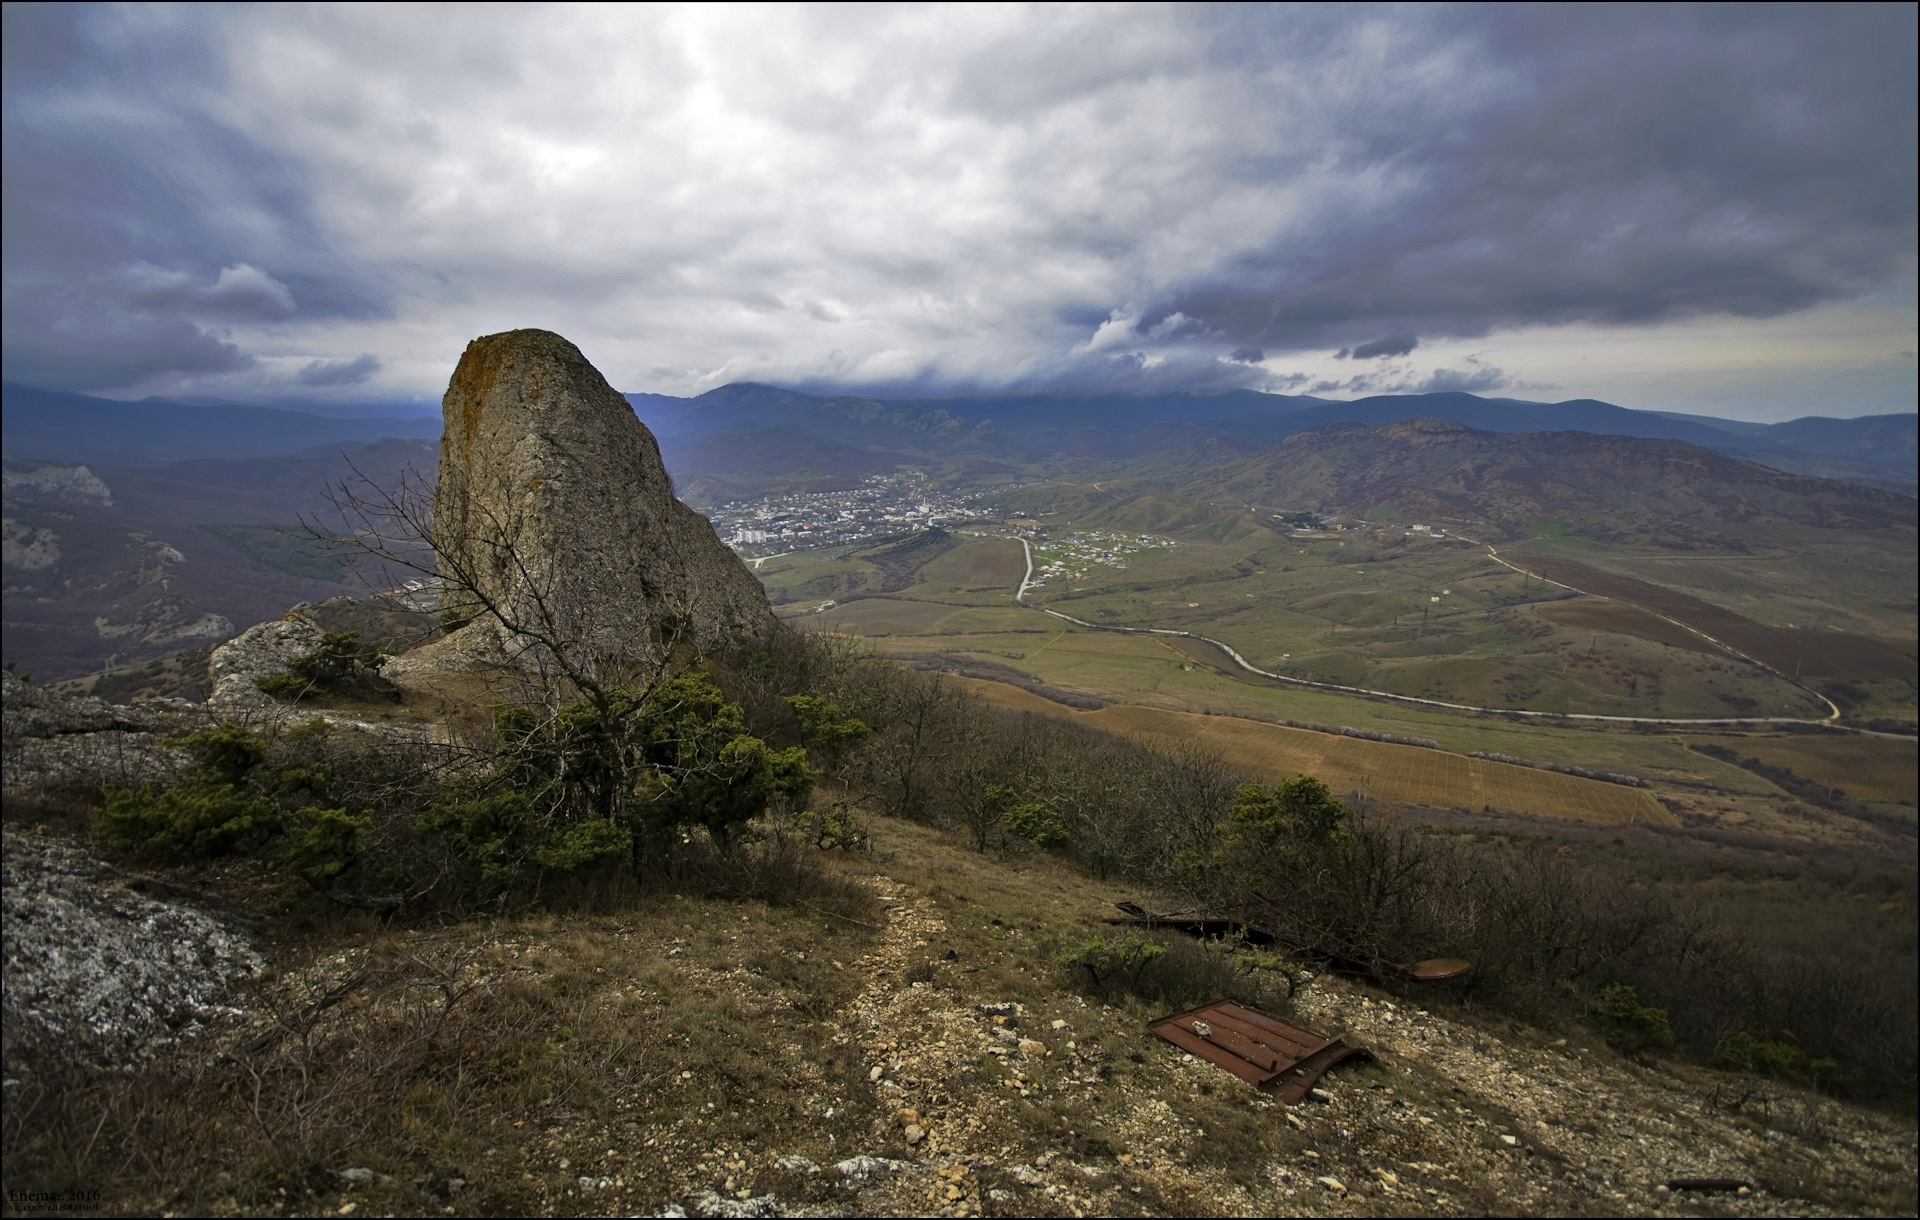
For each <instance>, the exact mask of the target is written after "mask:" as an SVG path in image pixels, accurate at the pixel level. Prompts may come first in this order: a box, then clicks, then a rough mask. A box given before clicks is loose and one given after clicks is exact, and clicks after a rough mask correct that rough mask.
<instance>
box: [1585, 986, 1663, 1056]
mask: <svg viewBox="0 0 1920 1220" xmlns="http://www.w3.org/2000/svg"><path fill="white" fill-rule="evenodd" d="M1587 1023H1588V1024H1590V1025H1592V1026H1593V1028H1594V1029H1595V1030H1597V1031H1598V1032H1599V1033H1600V1035H1601V1036H1602V1037H1603V1038H1605V1039H1606V1040H1607V1044H1608V1045H1609V1046H1612V1047H1613V1048H1614V1049H1615V1050H1618V1051H1620V1052H1621V1053H1623V1054H1626V1055H1636V1056H1637V1055H1645V1054H1649V1053H1652V1052H1656V1051H1673V1050H1677V1049H1678V1048H1679V1046H1680V1040H1679V1039H1678V1038H1676V1037H1674V1035H1673V1023H1672V1021H1670V1020H1669V1019H1668V1016H1667V1010H1666V1009H1664V1008H1655V1007H1653V1006H1652V1005H1650V1004H1643V1003H1641V1001H1640V993H1639V992H1638V991H1636V990H1635V989H1634V988H1633V987H1631V986H1629V985H1628V984H1626V983H1613V984H1611V985H1609V986H1606V987H1603V988H1601V989H1600V994H1599V996H1598V997H1597V998H1595V999H1594V1000H1593V1001H1592V1002H1591V1003H1589V1004H1588V1005H1587Z"/></svg>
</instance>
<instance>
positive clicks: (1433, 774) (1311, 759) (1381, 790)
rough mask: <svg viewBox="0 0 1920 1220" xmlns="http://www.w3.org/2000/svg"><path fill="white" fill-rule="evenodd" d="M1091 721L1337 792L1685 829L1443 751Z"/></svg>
mask: <svg viewBox="0 0 1920 1220" xmlns="http://www.w3.org/2000/svg"><path fill="white" fill-rule="evenodd" d="M1083 716H1084V719H1085V722H1086V723H1088V724H1092V725H1095V726H1097V727H1100V728H1104V729H1108V730H1111V731H1114V732H1119V733H1125V734H1127V735H1129V736H1133V737H1138V738H1141V739H1144V740H1148V741H1158V742H1163V743H1179V744H1195V745H1202V746H1205V747H1207V748H1210V749H1214V750H1218V751H1219V752H1220V753H1221V754H1222V755H1223V756H1224V757H1225V758H1226V761H1227V763H1228V765H1229V766H1231V767H1232V768H1234V769H1235V770H1242V771H1245V772H1247V773H1248V774H1250V775H1253V776H1256V777H1258V778H1261V779H1267V780H1272V779H1277V778H1279V777H1280V776H1283V775H1301V774H1305V775H1317V776H1319V777H1320V778H1321V779H1323V780H1325V781H1326V782H1327V784H1328V785H1329V786H1330V787H1332V788H1333V789H1334V790H1335V791H1336V792H1354V791H1358V792H1364V793H1366V794H1367V795H1369V796H1371V797H1373V798H1375V799H1378V800H1383V801H1390V802H1393V803H1396V804H1400V803H1405V804H1410V805H1431V806H1438V807H1442V808H1446V807H1452V806H1461V807H1465V808H1469V809H1498V810H1504V811H1513V812H1520V813H1531V814H1537V815H1539V816H1542V817H1553V818H1571V819H1574V820H1576V821H1585V822H1601V823H1607V824H1627V823H1634V822H1650V823H1654V824H1657V825H1663V826H1670V825H1676V824H1677V823H1676V822H1675V820H1674V817H1673V815H1672V814H1671V813H1669V812H1667V809H1666V807H1665V806H1663V805H1662V804H1661V803H1660V802H1659V801H1658V800H1656V799H1654V796H1653V794H1652V793H1650V792H1648V791H1646V790H1644V789H1639V788H1627V787H1623V786H1621V785H1619V784H1608V783H1602V782H1600V781H1598V780H1590V779H1581V778H1579V777H1578V776H1572V775H1561V774H1558V773H1556V772H1552V771H1539V770H1535V769H1533V768H1530V767H1516V766H1513V765H1511V764H1508V763H1497V762H1489V761H1487V760H1485V759H1479V758H1467V757H1465V756H1463V755H1459V754H1449V753H1446V752H1444V751H1441V750H1427V749H1421V748H1419V747H1417V746H1402V745H1393V744H1391V743H1388V742H1379V741H1367V740H1365V739H1363V738H1356V737H1337V736H1334V735H1332V734H1329V733H1315V732H1311V731H1309V730H1305V729H1290V728H1283V727H1281V726H1279V725H1272V724H1262V723H1260V722H1259V721H1255V720H1240V719H1237V718H1235V717H1232V716H1203V715H1195V714H1193V713H1191V712H1169V711H1162V710H1160V709H1157V708H1145V707H1133V706H1123V707H1109V708H1103V709H1101V710H1100V711H1097V712H1087V713H1083Z"/></svg>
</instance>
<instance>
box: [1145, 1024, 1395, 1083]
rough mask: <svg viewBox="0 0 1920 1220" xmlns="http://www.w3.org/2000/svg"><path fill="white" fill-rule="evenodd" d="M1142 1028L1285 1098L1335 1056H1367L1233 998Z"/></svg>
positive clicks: (1336, 1039)
mask: <svg viewBox="0 0 1920 1220" xmlns="http://www.w3.org/2000/svg"><path fill="white" fill-rule="evenodd" d="M1147 1028H1148V1029H1150V1030H1152V1031H1153V1032H1154V1033H1156V1034H1158V1035H1160V1036H1161V1037H1162V1038H1165V1039H1166V1040H1167V1041H1168V1042H1171V1043H1173V1044H1174V1045H1175V1046H1177V1047H1179V1048H1180V1049H1181V1050H1183V1051H1188V1052H1190V1053H1192V1054H1195V1055H1198V1056H1200V1057H1201V1058H1202V1059H1205V1060H1206V1061H1207V1062H1209V1063H1211V1064H1214V1065H1215V1066H1217V1067H1223V1068H1225V1069H1227V1071H1229V1072H1232V1073H1233V1074H1234V1075H1235V1076H1238V1077H1239V1078H1240V1079H1242V1080H1244V1081H1246V1082H1247V1083H1248V1084H1250V1085H1252V1086H1253V1087H1254V1088H1256V1089H1260V1090H1262V1091H1263V1092H1267V1093H1272V1094H1274V1095H1275V1096H1277V1097H1279V1098H1280V1100H1281V1101H1284V1102H1288V1103H1292V1102H1297V1101H1299V1100H1300V1099H1301V1098H1303V1097H1305V1096H1306V1095H1307V1090H1308V1089H1311V1088H1312V1087H1313V1086H1314V1083H1315V1082H1316V1081H1318V1080H1319V1079H1320V1076H1321V1073H1323V1072H1325V1071H1326V1070H1327V1069H1328V1068H1330V1067H1332V1066H1333V1065H1334V1064H1336V1063H1339V1062H1340V1061H1341V1060H1343V1059H1351V1058H1353V1057H1354V1056H1356V1055H1360V1056H1365V1057H1367V1058H1372V1056H1371V1055H1370V1054H1368V1052H1367V1051H1366V1050H1365V1049H1364V1048H1363V1047H1358V1046H1349V1045H1347V1043H1346V1041H1345V1040H1344V1038H1343V1036H1342V1035H1339V1034H1335V1035H1334V1036H1333V1037H1331V1038H1329V1037H1326V1036H1325V1035H1323V1034H1316V1033H1314V1032H1313V1031H1312V1030H1310V1029H1303V1028H1302V1027H1300V1026H1298V1025H1295V1024H1293V1023H1292V1022H1291V1021H1283V1020H1281V1019H1280V1018H1279V1017H1276V1016H1274V1015H1273V1014H1272V1013H1270V1012H1262V1011H1260V1010H1259V1009H1258V1008H1252V1007H1249V1006H1248V1005H1246V1004H1242V1003H1240V1002H1239V1001H1237V1000H1215V1001H1214V1002H1213V1003H1211V1004H1208V1005H1205V1006H1203V1007H1200V1008H1190V1009H1188V1010H1187V1011H1185V1012H1176V1013H1172V1014H1170V1015H1168V1016H1164V1017H1161V1018H1160V1019H1159V1020H1157V1021H1153V1022H1150V1023H1149V1024H1148V1025H1147Z"/></svg>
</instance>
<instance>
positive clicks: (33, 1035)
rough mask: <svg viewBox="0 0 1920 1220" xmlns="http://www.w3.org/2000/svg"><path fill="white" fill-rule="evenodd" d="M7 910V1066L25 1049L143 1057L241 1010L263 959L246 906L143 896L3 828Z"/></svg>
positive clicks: (65, 850) (109, 1058)
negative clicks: (235, 1001) (238, 990)
mask: <svg viewBox="0 0 1920 1220" xmlns="http://www.w3.org/2000/svg"><path fill="white" fill-rule="evenodd" d="M0 907H4V916H5V918H4V919H0V942H3V943H0V963H3V967H0V968H3V969H4V974H5V983H6V1006H7V1015H8V1017H9V1021H8V1029H7V1043H8V1045H7V1051H8V1060H9V1070H12V1069H13V1068H14V1067H16V1066H17V1063H16V1062H15V1061H16V1058H17V1057H18V1054H17V1053H18V1052H21V1051H35V1050H54V1051H55V1053H56V1054H57V1055H58V1057H60V1058H65V1059H73V1058H78V1059H80V1060H82V1061H86V1060H91V1061H93V1062H96V1063H99V1064H101V1065H104V1066H119V1065H124V1064H129V1063H133V1062H137V1061H139V1060H141V1059H145V1058H147V1057H149V1056H151V1055H152V1054H153V1053H154V1052H155V1051H156V1050H158V1049H159V1048H161V1047H162V1046H165V1045H166V1044H167V1043H169V1042H172V1041H175V1040H177V1039H180V1038H184V1037H189V1036H191V1035H193V1034H196V1033H198V1032H200V1031H201V1030H202V1029H203V1028H205V1027H206V1026H208V1025H210V1024H213V1023H215V1022H222V1021H229V1020H233V1019H236V1018H238V1017H239V1016H240V1015H241V1013H240V1010H238V1009H236V1008H234V1007H232V1006H231V1005H230V1004H229V1003H228V1002H227V993H228V992H229V990H230V989H231V988H232V987H233V986H234V985H235V984H237V983H240V982H243V981H245V980H246V979H248V978H251V977H252V976H254V975H256V974H258V973H259V972H260V970H261V968H262V967H263V966H264V965H265V961H264V959H263V958H262V957H261V956H260V954H259V952H258V951H257V950H256V949H255V948H254V945H253V931H254V929H252V928H249V927H247V926H246V925H247V923H249V922H251V921H248V920H245V919H244V918H236V917H235V916H238V913H237V912H236V913H234V914H233V915H230V916H226V917H223V914H222V913H219V912H216V911H215V910H214V909H213V907H212V905H211V900H200V901H185V900H182V898H181V896H180V895H179V894H177V893H161V894H159V895H158V896H156V895H154V894H150V893H144V892H142V886H141V883H140V881H139V879H137V878H131V877H127V876H125V875H124V874H122V873H120V872H119V870H117V869H115V868H113V867H111V866H110V865H107V864H105V863H103V862H101V861H100V860H98V859H96V858H95V857H94V856H92V855H91V854H90V853H89V852H88V851H87V850H86V849H85V848H84V847H82V846H80V845H79V844H77V843H72V842H69V841H67V840H65V839H60V838H55V837H52V836H45V835H33V834H14V833H12V832H11V831H9V832H7V833H5V834H4V835H0ZM29 1058H38V1055H30V1056H29ZM8 1100H9V1102H11V1101H12V1097H11V1095H9V1097H8Z"/></svg>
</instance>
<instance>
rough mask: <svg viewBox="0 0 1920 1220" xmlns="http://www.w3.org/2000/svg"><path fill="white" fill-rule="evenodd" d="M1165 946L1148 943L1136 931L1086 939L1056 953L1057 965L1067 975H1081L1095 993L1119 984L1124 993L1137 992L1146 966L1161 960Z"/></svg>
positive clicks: (1158, 943) (1164, 953) (1154, 942)
mask: <svg viewBox="0 0 1920 1220" xmlns="http://www.w3.org/2000/svg"><path fill="white" fill-rule="evenodd" d="M1166 953H1167V947H1166V946H1165V945H1163V944H1161V943H1160V942H1158V941H1153V940H1148V939H1147V938H1146V937H1144V936H1142V935H1140V934H1139V933H1138V932H1128V933H1126V934H1124V935H1121V936H1111V935H1109V936H1090V937H1088V938H1087V939H1086V940H1085V941H1083V942H1081V943H1080V944H1079V945H1078V946H1077V947H1075V948H1072V949H1068V950H1067V951H1066V952H1064V953H1062V954H1060V956H1059V959H1058V960H1059V963H1060V966H1061V968H1062V969H1064V970H1066V971H1067V972H1068V973H1070V974H1072V973H1080V972H1085V974H1086V976H1087V981H1088V982H1089V983H1090V984H1092V986H1093V989H1094V990H1095V991H1098V992H1106V991H1108V990H1111V989H1113V988H1112V985H1113V984H1115V983H1118V984H1120V986H1121V988H1123V989H1125V990H1137V989H1138V988H1139V986H1140V979H1141V975H1142V974H1144V973H1145V971H1146V969H1147V967H1149V966H1151V965H1152V964H1153V963H1154V962H1157V961H1159V960H1160V959H1161V958H1162V957H1165V956H1166Z"/></svg>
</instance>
